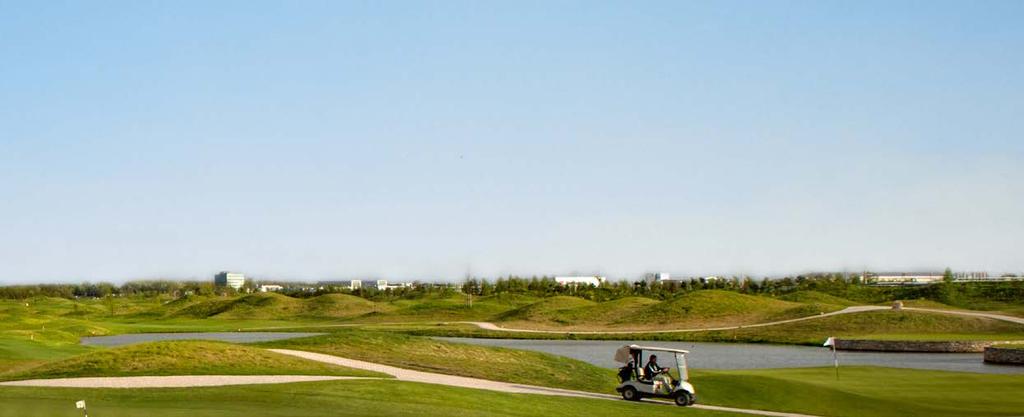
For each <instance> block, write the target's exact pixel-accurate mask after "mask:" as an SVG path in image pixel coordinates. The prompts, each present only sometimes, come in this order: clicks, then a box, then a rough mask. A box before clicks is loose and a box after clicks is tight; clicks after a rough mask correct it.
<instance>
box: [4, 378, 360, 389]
mask: <svg viewBox="0 0 1024 417" xmlns="http://www.w3.org/2000/svg"><path fill="white" fill-rule="evenodd" d="M339 379H380V378H362V377H345V376H315V375H179V376H112V377H95V378H55V379H28V380H24V381H8V382H0V385H2V386H17V387H64V388H183V387H217V386H222V385H251V384H281V383H285V382H309V381H334V380H339Z"/></svg>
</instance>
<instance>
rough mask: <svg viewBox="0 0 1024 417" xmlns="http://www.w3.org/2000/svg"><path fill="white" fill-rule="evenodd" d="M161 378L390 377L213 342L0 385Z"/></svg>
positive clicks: (54, 369)
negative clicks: (50, 380)
mask: <svg viewBox="0 0 1024 417" xmlns="http://www.w3.org/2000/svg"><path fill="white" fill-rule="evenodd" d="M142 375H146V376H156V375H338V376H368V377H385V376H386V375H384V374H380V373H376V372H369V371H363V370H357V369H350V368H346V367H342V366H337V365H330V364H325V363H320V362H315V361H310V360H305V359H300V358H295V357H292V356H288V355H282V354H278V353H274V352H270V351H267V350H265V349H259V348H254V347H250V346H243V345H235V344H230V343H222V342H209V341H169V342H151V343H141V344H136V345H128V346H122V347H117V348H113V349H103V350H94V351H91V352H88V353H85V354H81V355H78V356H73V357H70V358H66V359H61V360H57V361H53V362H49V363H45V364H42V365H39V366H35V367H32V368H28V369H21V370H16V371H12V372H6V373H3V374H0V380H22V379H47V378H68V377H90V376H142Z"/></svg>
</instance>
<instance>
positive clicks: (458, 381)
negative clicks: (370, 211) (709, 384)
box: [270, 349, 814, 417]
mask: <svg viewBox="0 0 1024 417" xmlns="http://www.w3.org/2000/svg"><path fill="white" fill-rule="evenodd" d="M270 350H271V351H273V352H277V353H281V354H285V355H291V356H296V357H299V358H303V359H309V360H314V361H317V362H324V363H330V364H334V365H341V366H347V367H349V368H355V369H363V370H367V371H374V372H382V373H385V374H389V375H392V376H394V377H395V378H396V379H398V380H399V381H410V382H420V383H425V384H437V385H447V386H453V387H463V388H473V389H485V390H490V391H499V392H509V393H516V394H538V395H555V396H562V397H579V398H592V399H601V400H620V398H619V396H618V395H610V394H598V393H593V392H584V391H573V390H567V389H560V388H548V387H540V386H536V385H524V384H515V383H510V382H498V381H491V380H486V379H478V378H468V377H464V376H455V375H445V374H435V373H430V372H422V371H414V370H411V369H404V368H398V367H394V366H389V365H381V364H378V363H372V362H365V361H359V360H355V359H348V358H342V357H338V356H333V355H325V354H322V353H313V352H306V351H301V350H290V349H270ZM653 403H655V404H666V405H668V404H670V403H667V402H662V401H657V402H653ZM672 406H673V407H675V405H672ZM691 407H694V408H701V409H705V410H715V411H726V412H731V413H740V414H753V415H759V416H770V417H814V416H809V415H806V414H796V413H780V412H775V411H762V410H749V409H743V408H732V407H719V406H714V405H702V404H694V405H692V406H691Z"/></svg>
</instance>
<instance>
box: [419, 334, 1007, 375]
mask: <svg viewBox="0 0 1024 417" xmlns="http://www.w3.org/2000/svg"><path fill="white" fill-rule="evenodd" d="M439 339H443V340H448V341H453V342H461V343H471V344H477V345H485V346H500V347H507V348H513V349H524V350H533V351H538V352H545V353H551V354H555V355H560V356H566V357H570V358H573V359H579V360H581V361H584V362H589V363H591V364H594V365H597V366H602V367H606V368H617V367H619V366H621V365H620V364H618V363H616V362H615V361H614V360H612V354H613V352H615V349H617V348H619V347H621V346H622V345H626V344H630V343H635V344H638V345H649V346H651V345H653V346H660V347H666V348H672V349H685V350H688V351H690V354H689V355H687V362H688V363H689V366H690V367H691V368H697V369H754V368H796V367H813V366H832V352H831V351H830V350H829V349H828V348H824V347H813V346H791V345H767V344H749V343H696V342H653V341H646V342H645V341H638V342H631V341H615V340H522V339H474V338H457V337H448V338H439ZM843 365H876V366H888V367H893V368H915V369H936V370H943V371H961V372H982V373H993V374H1024V366H1013V365H990V364H986V363H984V362H983V361H982V354H980V353H905V352H850V351H840V352H839V366H840V368H841V367H842V366H843Z"/></svg>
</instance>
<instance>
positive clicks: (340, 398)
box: [0, 380, 737, 417]
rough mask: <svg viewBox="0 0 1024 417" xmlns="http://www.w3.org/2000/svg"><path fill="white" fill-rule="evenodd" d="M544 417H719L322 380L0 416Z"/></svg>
mask: <svg viewBox="0 0 1024 417" xmlns="http://www.w3.org/2000/svg"><path fill="white" fill-rule="evenodd" d="M78 400H85V401H86V403H87V405H88V407H89V414H90V415H92V416H100V417H150V416H154V417H155V416H160V417H254V416H259V417H292V416H294V417H335V416H399V417H402V416H408V417H432V416H439V417H441V416H443V417H447V416H466V417H498V416H510V417H519V416H551V417H561V416H565V417H575V416H589V417H604V416H608V417H621V416H633V415H643V416H645V417H661V416H665V417H670V416H677V417H678V416H693V417H704V416H707V417H719V416H721V417H726V416H736V415H737V414H731V413H724V412H716V411H707V410H700V409H693V408H686V409H684V408H681V407H675V406H663V405H653V404H643V403H631V402H626V401H621V400H597V399H582V398H570V397H549V396H541V395H525V394H506V393H499V392H492V391H483V390H473V389H466V388H454V387H446V386H441V385H427V384H417V383H411V382H399V381H386V380H384V381H381V380H361V381H325V382H304V383H292V384H272V385H248V386H232V387H209V388H192V389H117V390H114V389H66V388H21V387H0V417H79V416H81V410H76V409H75V405H74V404H75V401H78Z"/></svg>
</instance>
